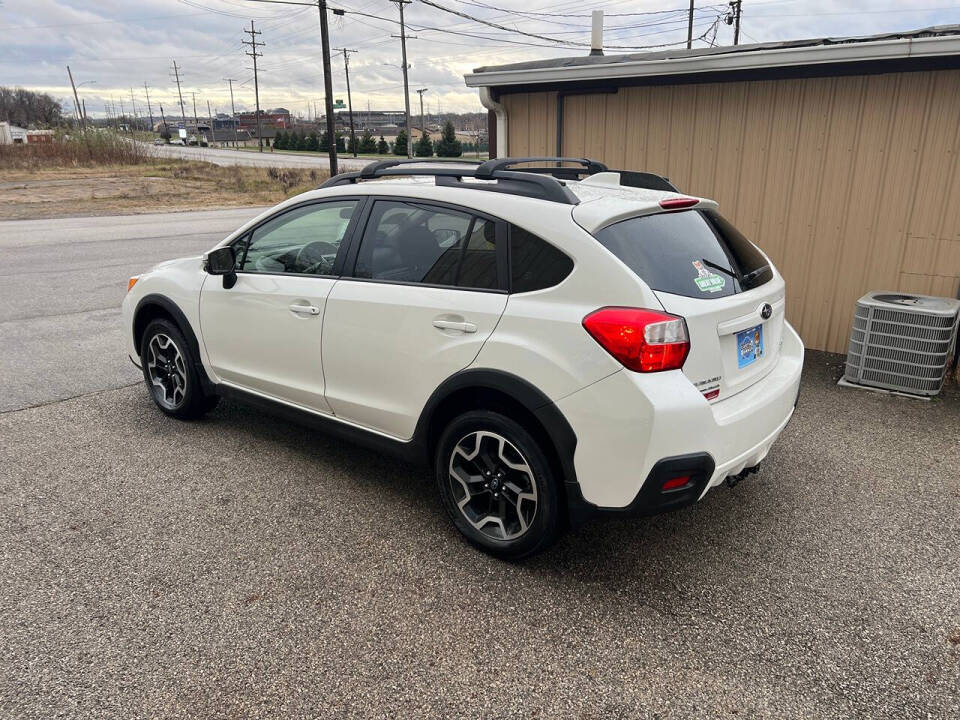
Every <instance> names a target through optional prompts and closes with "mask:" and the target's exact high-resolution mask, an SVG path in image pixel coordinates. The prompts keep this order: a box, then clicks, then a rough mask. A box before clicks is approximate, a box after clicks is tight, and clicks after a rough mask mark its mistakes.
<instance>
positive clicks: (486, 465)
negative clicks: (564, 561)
mask: <svg viewBox="0 0 960 720" xmlns="http://www.w3.org/2000/svg"><path fill="white" fill-rule="evenodd" d="M436 475H437V488H438V490H439V491H440V497H441V500H442V501H443V505H444V507H445V508H446V510H447V512H448V513H449V515H450V517H451V518H452V520H453V522H454V524H455V525H456V526H457V529H458V530H459V531H460V532H461V533H462V534H463V535H464V536H465V537H466V538H467V540H469V541H470V542H471V543H473V544H474V545H476V546H477V547H479V548H480V549H482V550H484V551H486V552H488V553H490V554H492V555H496V556H498V557H502V558H505V559H511V560H517V559H520V558H524V557H528V556H530V555H533V554H535V553H538V552H540V551H542V550H544V549H546V548H547V547H548V546H549V545H551V544H552V543H553V541H554V540H555V539H556V537H557V535H558V534H559V530H560V502H559V491H558V485H557V482H556V480H555V478H554V476H553V473H552V471H551V468H550V463H549V462H548V461H547V458H546V456H545V454H544V452H543V450H542V449H541V447H540V445H539V444H538V443H537V441H536V440H535V439H534V438H533V436H532V435H530V433H529V432H528V431H527V430H526V429H525V428H524V427H523V426H522V425H520V424H519V423H517V422H516V421H514V420H512V419H510V418H508V417H506V416H504V415H501V414H499V413H495V412H491V411H487V410H477V411H471V412H468V413H465V414H463V415H460V416H459V417H457V418H455V419H454V420H453V421H452V422H451V423H450V424H449V425H448V426H447V428H446V430H444V432H443V435H442V436H441V438H440V442H439V443H438V447H437V456H436Z"/></svg>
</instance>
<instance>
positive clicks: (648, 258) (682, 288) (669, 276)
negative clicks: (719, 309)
mask: <svg viewBox="0 0 960 720" xmlns="http://www.w3.org/2000/svg"><path fill="white" fill-rule="evenodd" d="M597 240H599V241H600V243H601V244H602V245H603V246H604V247H605V248H607V249H608V250H609V251H610V252H612V253H613V254H614V255H616V256H617V257H618V258H620V260H622V261H623V262H624V264H626V265H627V266H628V267H629V268H630V269H631V270H633V271H634V272H635V273H636V274H637V275H638V276H640V278H642V279H643V281H644V282H646V283H647V284H648V285H649V286H650V287H651V288H653V289H654V290H661V291H663V292H668V293H673V294H675V295H686V296H688V297H702V298H716V297H726V296H728V295H734V294H736V293H739V292H743V291H744V290H750V289H751V288H755V287H757V286H758V285H762V284H764V283H765V282H768V281H769V280H771V279H772V278H773V271H772V270H771V268H770V267H769V265H768V264H767V261H766V259H765V258H764V257H763V255H762V254H761V253H760V251H759V250H757V248H755V247H754V246H753V244H752V243H751V242H750V241H749V240H747V239H746V238H745V237H744V236H743V235H742V234H741V233H740V232H739V231H738V230H737V229H736V228H735V227H733V225H731V224H730V223H729V222H727V221H726V220H725V219H723V218H722V217H721V216H720V215H719V214H718V213H715V212H713V211H704V210H685V211H682V212H672V213H659V214H656V215H644V216H642V217H636V218H630V219H629V220H623V221H621V222H618V223H616V224H614V225H610V226H608V227H605V228H604V229H603V230H600V231H599V232H598V233H597Z"/></svg>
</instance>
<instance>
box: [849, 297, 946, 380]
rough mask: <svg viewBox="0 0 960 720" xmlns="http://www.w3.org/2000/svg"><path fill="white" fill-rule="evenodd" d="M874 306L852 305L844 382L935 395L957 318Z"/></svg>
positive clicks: (866, 301)
mask: <svg viewBox="0 0 960 720" xmlns="http://www.w3.org/2000/svg"><path fill="white" fill-rule="evenodd" d="M920 297H922V296H920ZM878 304H879V303H877V302H876V301H875V300H873V298H871V296H869V295H868V296H865V297H864V298H861V299H860V302H858V303H857V308H856V311H855V313H854V318H853V329H852V330H851V332H850V344H849V346H848V348H847V362H846V369H845V372H844V378H845V379H846V380H848V381H849V382H853V383H858V384H860V385H870V386H873V387H880V388H885V389H888V390H897V391H901V392H908V393H914V394H918V395H936V394H937V393H939V392H940V390H941V388H942V387H943V379H944V376H945V374H946V368H947V365H948V363H949V362H950V359H951V356H952V354H953V348H954V343H955V342H956V331H957V313H956V312H953V314H952V315H950V314H943V313H939V314H932V313H930V312H926V311H924V310H923V309H922V308H921V309H918V310H916V311H910V310H900V309H897V310H891V309H887V308H884V307H878V306H877V305H878Z"/></svg>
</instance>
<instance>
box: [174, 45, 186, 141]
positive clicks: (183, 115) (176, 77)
mask: <svg viewBox="0 0 960 720" xmlns="http://www.w3.org/2000/svg"><path fill="white" fill-rule="evenodd" d="M173 78H174V80H176V81H177V95H178V96H179V97H180V117H181V118H182V119H183V129H184V132H186V129H187V111H186V110H185V109H184V107H183V92H181V90H180V68H178V67H177V61H176V60H174V61H173Z"/></svg>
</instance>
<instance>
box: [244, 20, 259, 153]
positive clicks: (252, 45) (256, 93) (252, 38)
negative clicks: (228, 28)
mask: <svg viewBox="0 0 960 720" xmlns="http://www.w3.org/2000/svg"><path fill="white" fill-rule="evenodd" d="M244 32H245V33H247V34H248V35H250V39H249V40H241V41H240V42H241V43H242V44H244V45H249V46H250V50H251V52H248V53H247V55H249V56H250V57H252V58H253V95H254V97H255V98H256V101H257V144H258V145H259V147H260V152H263V126H262V125H261V122H260V81H259V79H258V77H257V58H258V57H262V56H263V53H261V52H257V48H258V47H263V43H262V42H257V35H262V34H263V33H261V32H260V31H259V30H255V29H254V27H253V20H251V21H250V29H249V30H244Z"/></svg>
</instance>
